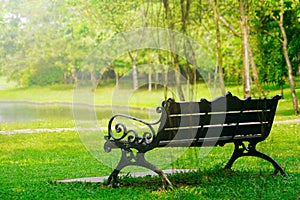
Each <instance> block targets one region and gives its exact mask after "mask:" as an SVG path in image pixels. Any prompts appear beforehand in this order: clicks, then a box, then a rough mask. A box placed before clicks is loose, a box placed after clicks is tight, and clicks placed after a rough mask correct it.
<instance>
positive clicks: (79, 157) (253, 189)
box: [0, 124, 300, 199]
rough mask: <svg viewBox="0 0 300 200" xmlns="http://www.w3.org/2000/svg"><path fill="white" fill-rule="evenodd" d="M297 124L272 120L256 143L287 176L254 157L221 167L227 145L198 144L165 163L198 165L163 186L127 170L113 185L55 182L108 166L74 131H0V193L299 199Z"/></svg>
mask: <svg viewBox="0 0 300 200" xmlns="http://www.w3.org/2000/svg"><path fill="white" fill-rule="evenodd" d="M299 130H300V124H286V125H285V124H284V125H274V126H273V129H272V132H271V135H270V136H269V138H268V139H267V140H266V141H264V142H262V143H260V144H259V145H258V149H259V150H261V151H262V152H264V153H266V154H268V155H270V156H272V157H273V158H274V159H276V161H277V162H278V163H280V164H281V165H282V167H283V168H284V169H285V171H286V173H287V174H288V176H287V177H283V176H281V175H278V176H271V175H270V174H271V173H272V172H273V168H272V166H271V164H270V163H268V162H265V161H264V160H261V159H257V158H241V159H239V160H238V161H237V162H236V163H235V164H234V166H233V171H226V170H221V169H222V167H223V166H224V165H225V164H226V162H227V160H228V159H229V157H230V155H231V153H232V150H233V149H232V148H233V146H232V145H225V146H224V147H216V148H214V149H213V150H212V151H211V152H210V153H209V154H208V155H207V156H204V157H201V154H200V150H201V148H190V149H188V150H187V151H186V152H185V153H184V154H183V155H182V156H181V157H180V158H179V159H178V160H174V162H173V163H171V164H170V165H169V166H164V167H165V168H171V167H173V168H189V169H199V171H198V172H190V173H185V174H176V175H174V176H171V177H169V178H170V180H171V181H172V182H173V183H174V184H175V187H174V189H173V190H171V189H167V190H164V189H162V183H161V180H160V179H159V178H157V177H145V178H132V177H130V176H127V177H124V178H122V179H121V188H117V189H113V188H110V187H107V186H105V185H103V184H101V183H56V182H55V180H60V179H70V178H80V177H93V176H104V175H109V173H110V172H111V171H112V169H110V168H109V167H107V166H106V165H104V164H101V163H100V162H98V161H97V160H96V159H95V158H93V157H92V156H91V154H90V153H89V152H88V151H87V150H86V149H85V147H84V146H83V144H82V142H81V140H80V139H79V137H78V135H77V133H75V132H70V131H68V132H61V133H39V134H29V135H28V134H16V135H0V165H1V166H0V169H1V171H0V199H233V198H234V199H299V192H300V190H299V189H300V184H299V183H300V182H299V178H300V171H299V159H300V156H299V155H300V154H299ZM100 151H101V149H100ZM170 151H171V149H170ZM116 152H119V151H118V150H116ZM102 153H104V152H102ZM149 153H150V152H149ZM154 153H155V152H154ZM159 158H160V159H164V158H163V156H160V157H159ZM162 161H163V160H162ZM140 170H142V168H141V169H140Z"/></svg>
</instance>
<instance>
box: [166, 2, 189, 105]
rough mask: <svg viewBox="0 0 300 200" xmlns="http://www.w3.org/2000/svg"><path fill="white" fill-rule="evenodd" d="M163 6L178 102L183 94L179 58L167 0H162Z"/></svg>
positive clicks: (182, 99) (182, 98)
mask: <svg viewBox="0 0 300 200" xmlns="http://www.w3.org/2000/svg"><path fill="white" fill-rule="evenodd" d="M163 4H164V8H165V14H166V21H167V25H168V28H169V30H171V31H170V32H169V33H170V45H171V50H172V52H173V56H172V57H173V64H174V68H175V71H176V74H175V76H176V77H175V79H176V88H177V92H178V96H179V99H180V101H184V94H183V91H182V87H181V80H180V75H181V73H180V67H179V56H178V54H176V53H177V47H176V41H175V37H174V33H173V32H172V30H173V29H174V23H173V22H172V14H171V11H170V7H169V0H163Z"/></svg>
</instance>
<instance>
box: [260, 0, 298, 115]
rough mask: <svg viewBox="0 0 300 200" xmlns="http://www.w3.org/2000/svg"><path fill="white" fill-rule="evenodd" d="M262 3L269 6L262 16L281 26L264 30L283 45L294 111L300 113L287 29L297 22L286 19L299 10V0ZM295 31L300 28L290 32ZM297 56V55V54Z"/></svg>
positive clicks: (265, 6)
mask: <svg viewBox="0 0 300 200" xmlns="http://www.w3.org/2000/svg"><path fill="white" fill-rule="evenodd" d="M261 4H262V7H263V8H268V9H265V10H263V12H261V13H262V14H261V15H262V16H261V18H266V19H268V20H269V21H268V23H269V24H272V21H271V20H273V22H274V23H275V24H276V25H277V27H279V30H278V31H276V29H275V28H274V24H272V25H270V26H271V28H273V29H272V31H273V32H270V31H269V30H266V29H264V30H263V32H264V33H265V34H267V35H268V36H271V37H273V38H276V39H277V40H278V41H279V42H280V44H281V46H282V52H283V56H284V60H285V63H286V66H287V75H288V80H289V85H290V89H291V94H292V101H293V108H294V113H295V115H298V114H299V106H298V99H297V95H296V91H295V83H294V76H293V71H296V68H297V66H296V67H295V68H294V69H295V70H293V66H292V62H291V59H290V56H292V55H291V54H290V53H289V41H288V34H290V33H287V32H286V29H287V28H286V27H288V26H289V27H293V24H294V23H295V21H290V22H289V21H286V20H284V19H285V17H288V16H289V15H291V13H293V14H296V12H297V10H299V6H300V5H299V2H298V1H283V0H280V1H277V2H273V1H270V0H266V1H264V2H262V3H261ZM296 18H297V17H296ZM265 21H266V20H265ZM297 23H298V22H296V24H297ZM297 30H298V31H297ZM295 31H296V35H298V34H297V32H298V33H299V28H297V27H296V28H293V29H292V30H291V31H290V32H295ZM296 35H295V36H296ZM295 36H294V37H295ZM296 37H297V36H296ZM291 38H293V37H291ZM296 40H297V39H296ZM294 53H295V52H294ZM296 54H297V53H296ZM296 57H297V55H296Z"/></svg>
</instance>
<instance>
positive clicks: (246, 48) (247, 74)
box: [239, 0, 251, 98]
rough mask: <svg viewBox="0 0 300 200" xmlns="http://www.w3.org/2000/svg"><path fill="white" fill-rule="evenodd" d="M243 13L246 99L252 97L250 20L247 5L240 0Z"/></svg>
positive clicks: (242, 29) (241, 22)
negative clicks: (247, 14)
mask: <svg viewBox="0 0 300 200" xmlns="http://www.w3.org/2000/svg"><path fill="white" fill-rule="evenodd" d="M239 3H240V13H241V21H240V26H241V32H242V49H243V73H244V97H245V98H246V97H250V95H251V88H250V70H249V46H248V44H249V43H248V22H247V21H248V19H247V16H246V6H247V3H245V2H244V0H239Z"/></svg>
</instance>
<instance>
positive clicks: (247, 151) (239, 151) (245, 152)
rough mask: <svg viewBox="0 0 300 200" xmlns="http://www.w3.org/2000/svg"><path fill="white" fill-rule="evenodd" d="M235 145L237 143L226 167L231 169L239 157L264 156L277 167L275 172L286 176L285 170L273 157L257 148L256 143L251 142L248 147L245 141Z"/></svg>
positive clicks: (263, 157)
mask: <svg viewBox="0 0 300 200" xmlns="http://www.w3.org/2000/svg"><path fill="white" fill-rule="evenodd" d="M234 145H235V147H234V152H233V154H232V156H231V158H230V159H229V161H228V163H227V164H226V165H225V169H230V168H231V167H232V165H233V163H234V162H235V161H236V160H237V159H238V158H239V157H242V156H255V157H258V158H262V159H264V160H267V161H269V162H270V163H272V165H273V167H274V169H275V170H274V174H278V172H280V173H281V174H282V175H283V176H286V173H285V171H284V170H283V169H282V167H281V166H280V165H279V164H278V163H277V162H276V161H275V160H274V159H273V158H271V157H270V156H268V155H266V154H264V153H262V152H260V151H257V150H256V144H249V147H248V148H246V146H245V144H244V143H234ZM240 146H242V147H241V148H240Z"/></svg>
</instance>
